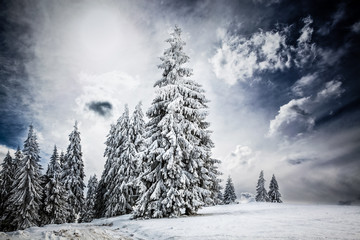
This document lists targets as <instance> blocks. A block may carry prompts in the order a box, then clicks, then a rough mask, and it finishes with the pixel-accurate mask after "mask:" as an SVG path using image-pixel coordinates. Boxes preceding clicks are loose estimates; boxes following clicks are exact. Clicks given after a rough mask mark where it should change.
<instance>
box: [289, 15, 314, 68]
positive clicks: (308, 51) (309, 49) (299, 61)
mask: <svg viewBox="0 0 360 240" xmlns="http://www.w3.org/2000/svg"><path fill="white" fill-rule="evenodd" d="M303 22H304V27H303V28H302V29H301V30H300V33H301V35H300V37H299V38H298V40H297V47H296V48H293V47H292V49H293V51H294V52H295V53H296V59H295V64H296V66H297V67H302V66H304V65H305V64H306V63H308V62H312V61H313V60H314V59H315V57H316V46H315V43H311V38H312V34H313V31H314V30H313V28H312V27H311V26H310V25H311V24H312V23H313V20H312V18H311V17H310V16H308V17H306V18H304V19H303Z"/></svg>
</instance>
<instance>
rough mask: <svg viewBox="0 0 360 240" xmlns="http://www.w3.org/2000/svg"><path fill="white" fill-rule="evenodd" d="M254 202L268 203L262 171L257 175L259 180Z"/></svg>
mask: <svg viewBox="0 0 360 240" xmlns="http://www.w3.org/2000/svg"><path fill="white" fill-rule="evenodd" d="M255 200H256V201H257V202H268V201H269V196H268V193H267V191H266V189H265V179H264V171H262V170H261V172H260V175H259V180H258V183H257V186H256V197H255Z"/></svg>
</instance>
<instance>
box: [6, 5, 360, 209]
mask: <svg viewBox="0 0 360 240" xmlns="http://www.w3.org/2000/svg"><path fill="white" fill-rule="evenodd" d="M176 24H177V25H178V26H179V27H181V28H182V30H183V39H184V40H185V41H186V43H187V45H186V46H185V49H184V51H185V52H186V53H187V54H188V55H189V57H190V62H189V63H188V65H187V66H188V67H191V68H192V69H193V71H194V75H193V76H192V79H193V80H195V81H197V82H198V83H200V84H202V86H203V88H204V89H205V90H206V96H207V98H208V99H209V100H210V101H211V102H210V103H209V116H208V121H209V122H210V124H211V125H210V129H211V130H212V131H213V133H212V140H213V141H214V143H215V148H214V149H213V156H214V157H215V158H218V159H220V160H221V161H222V163H221V165H220V166H219V168H220V170H221V171H222V173H223V174H222V176H221V178H222V179H224V180H225V179H226V178H227V177H228V176H229V175H230V176H231V177H232V179H233V182H234V185H235V188H236V193H237V194H238V195H240V193H241V192H251V193H254V192H255V187H256V183H257V179H258V176H259V173H260V171H261V170H264V175H265V179H266V187H268V184H269V182H270V179H271V176H272V174H275V176H276V178H277V180H278V183H279V187H280V192H281V193H282V195H283V200H284V201H286V202H313V203H331V204H337V203H338V202H339V201H351V202H352V203H354V204H356V203H357V204H358V203H359V202H360V188H359V187H358V186H359V185H360V174H359V173H360V124H359V123H360V95H359V93H360V79H359V76H360V68H359V58H360V45H359V43H360V8H359V5H358V4H357V1H356V0H354V1H313V0H308V1H306V0H304V1H290V0H241V1H232V0H226V1H206V0H199V1H171V0H164V1H155V0H154V1H146V0H138V1H130V0H129V1H125V0H124V1H106V0H102V1H95V0H94V1H91V0H89V1H85V0H77V1H69V0H65V1H55V0H53V1H45V0H44V1H42V0H39V1H20V0H15V1H4V0H1V1H0V116H1V117H0V159H1V160H0V161H2V159H3V158H4V156H5V154H6V153H7V151H10V153H13V152H14V150H15V149H16V148H17V147H18V146H20V147H21V148H22V146H23V142H24V140H25V138H26V135H27V131H28V126H29V125H30V124H33V125H34V128H35V129H36V132H37V136H38V141H39V145H40V149H41V162H42V165H43V168H44V169H46V166H47V163H48V161H49V158H50V155H51V153H52V150H53V147H54V145H55V144H56V145H57V147H58V149H61V150H63V151H66V148H67V145H68V135H69V134H70V132H71V131H72V129H73V126H74V122H75V121H76V120H77V121H78V126H79V130H80V133H81V139H82V141H81V144H82V151H83V160H84V164H85V174H86V179H88V177H89V176H90V175H93V174H97V176H98V177H99V176H101V172H102V170H103V166H104V163H105V159H104V157H103V153H104V150H105V145H104V142H105V140H106V135H107V133H108V132H109V130H110V124H111V123H114V122H115V121H116V119H117V118H118V117H119V116H120V115H121V114H122V111H123V110H124V105H125V104H128V105H129V108H130V111H133V110H134V108H135V106H136V104H137V103H138V102H139V101H141V102H142V104H143V111H144V112H146V110H147V109H148V108H149V106H150V105H151V102H152V99H153V98H154V96H155V91H156V89H155V88H154V87H153V85H154V83H155V82H156V81H157V80H158V79H160V78H161V70H160V69H158V67H157V66H158V65H159V64H160V62H161V61H160V59H159V57H161V55H162V53H163V51H164V50H165V49H166V48H168V44H167V43H166V42H165V40H166V39H167V38H168V37H169V33H170V32H171V30H172V29H173V28H174V26H175V25H176ZM223 184H225V181H223Z"/></svg>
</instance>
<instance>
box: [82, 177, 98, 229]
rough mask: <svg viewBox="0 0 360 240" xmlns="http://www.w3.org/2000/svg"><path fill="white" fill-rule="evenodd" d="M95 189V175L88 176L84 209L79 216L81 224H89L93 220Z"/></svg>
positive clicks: (96, 186) (96, 182)
mask: <svg viewBox="0 0 360 240" xmlns="http://www.w3.org/2000/svg"><path fill="white" fill-rule="evenodd" d="M97 188H98V180H97V178H96V175H93V176H90V178H89V181H88V184H87V193H86V200H85V207H84V210H83V212H82V216H81V221H82V222H91V221H92V220H93V219H94V218H95V201H96V191H97Z"/></svg>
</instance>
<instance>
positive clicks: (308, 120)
mask: <svg viewBox="0 0 360 240" xmlns="http://www.w3.org/2000/svg"><path fill="white" fill-rule="evenodd" d="M310 101H311V100H310V98H309V97H305V98H300V99H293V100H291V101H290V102H289V103H287V104H285V105H283V106H281V107H280V110H279V113H278V115H276V117H275V118H274V119H273V120H271V121H270V128H269V136H272V135H275V134H277V133H279V132H281V133H282V134H283V135H285V136H291V137H292V136H298V135H299V134H302V133H304V132H307V131H310V130H312V128H313V127H314V124H315V120H314V118H313V117H311V115H310V113H309V112H307V110H306V109H307V108H308V107H307V105H309V104H310Z"/></svg>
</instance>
